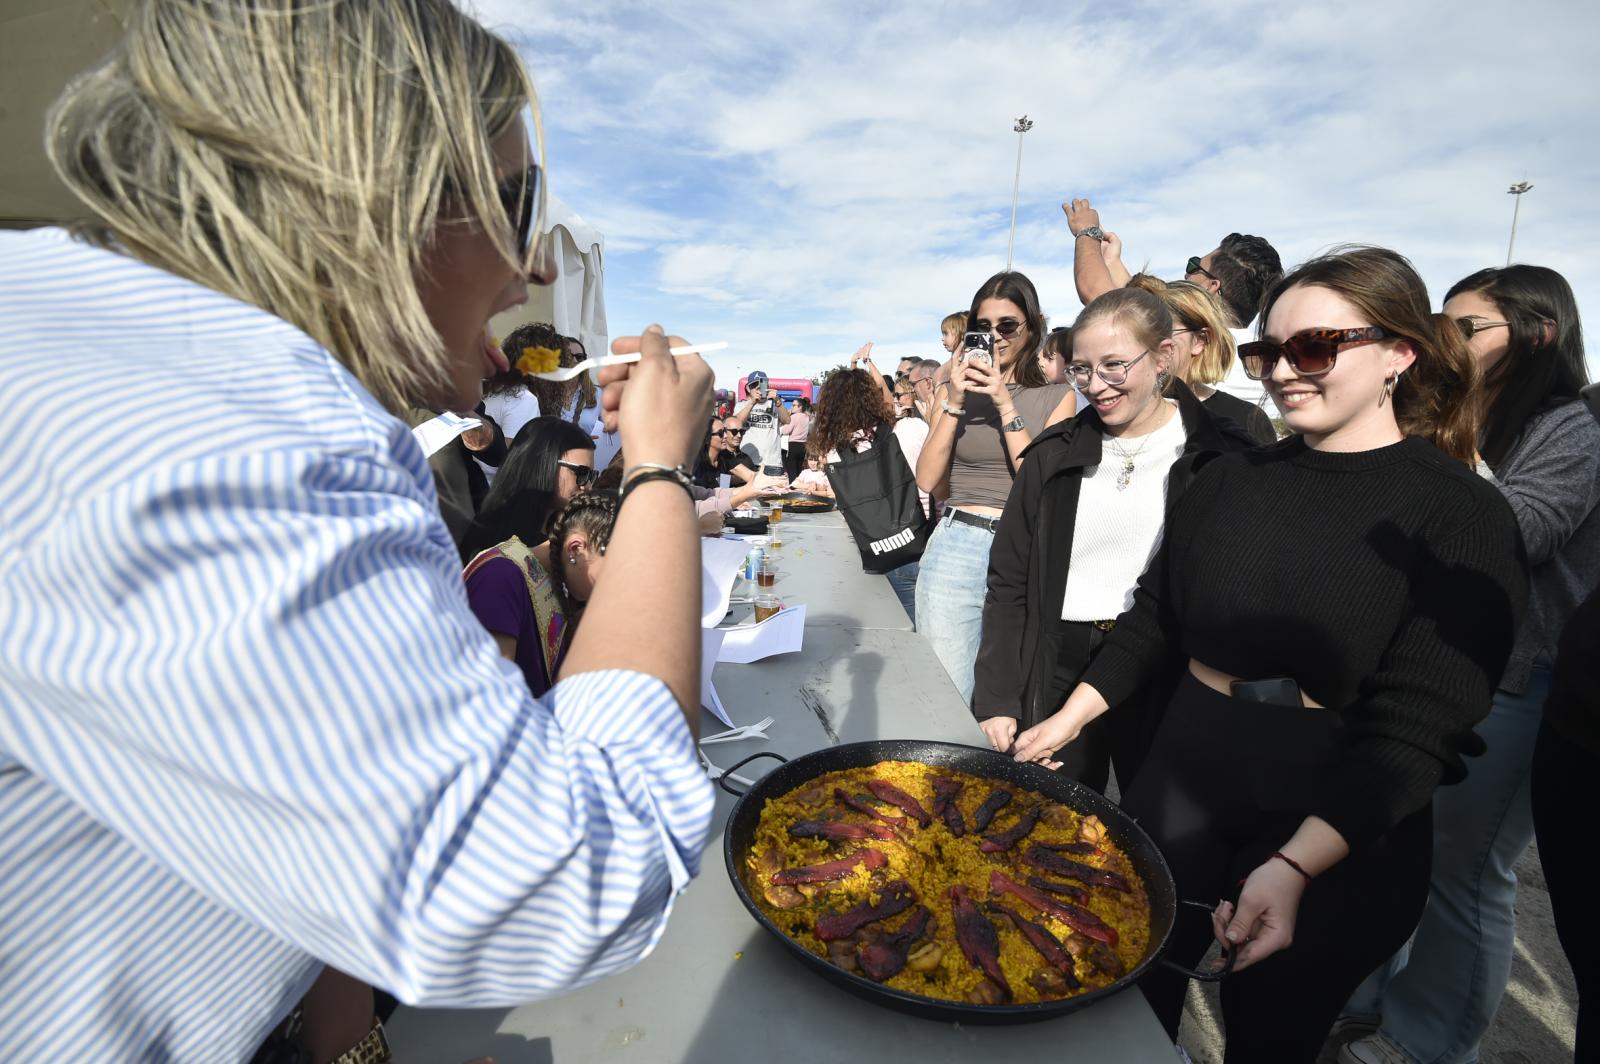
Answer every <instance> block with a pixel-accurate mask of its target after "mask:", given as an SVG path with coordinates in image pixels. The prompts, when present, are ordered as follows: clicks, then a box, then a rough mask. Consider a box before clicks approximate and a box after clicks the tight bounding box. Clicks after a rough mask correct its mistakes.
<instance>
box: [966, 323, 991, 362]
mask: <svg viewBox="0 0 1600 1064" xmlns="http://www.w3.org/2000/svg"><path fill="white" fill-rule="evenodd" d="M969 362H982V363H983V364H984V365H987V366H992V365H994V337H993V336H991V335H989V334H988V333H986V332H976V331H974V332H969V333H967V335H966V338H965V339H964V340H962V341H961V364H962V365H963V366H965V365H966V364H967V363H969Z"/></svg>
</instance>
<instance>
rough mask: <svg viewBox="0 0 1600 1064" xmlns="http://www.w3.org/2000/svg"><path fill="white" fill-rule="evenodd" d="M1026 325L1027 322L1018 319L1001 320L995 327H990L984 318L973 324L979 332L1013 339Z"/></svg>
mask: <svg viewBox="0 0 1600 1064" xmlns="http://www.w3.org/2000/svg"><path fill="white" fill-rule="evenodd" d="M1025 324H1026V322H1021V321H1018V320H1017V319H1016V318H1001V319H1000V320H999V321H997V322H995V323H994V324H993V325H990V324H989V323H988V322H986V321H984V320H983V319H982V318H979V319H978V320H977V321H975V322H973V327H974V328H976V329H977V330H978V331H979V332H995V333H998V334H999V335H1001V336H1006V337H1011V336H1015V335H1016V334H1017V330H1019V329H1021V328H1022V327H1023V325H1025Z"/></svg>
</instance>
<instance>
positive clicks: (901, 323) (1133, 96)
mask: <svg viewBox="0 0 1600 1064" xmlns="http://www.w3.org/2000/svg"><path fill="white" fill-rule="evenodd" d="M473 6H475V8H476V10H477V11H478V12H479V14H480V16H481V17H482V18H483V19H484V21H485V22H487V23H488V24H489V25H491V26H493V27H494V28H496V29H498V30H500V31H501V32H503V33H505V34H506V35H507V36H508V37H510V38H511V39H513V40H514V41H515V42H516V43H517V45H518V47H519V49H520V50H521V52H522V54H523V55H524V57H525V58H526V60H527V62H528V65H529V68H530V70H531V71H532V73H533V75H534V78H535V81H536V83H537V84H538V86H539V90H540V93H541V96H542V100H543V116H544V128H545V136H546V153H547V158H548V161H549V167H550V173H551V184H552V188H553V189H554V190H555V192H556V193H557V194H558V195H560V196H561V197H562V199H564V200H565V201H566V202H567V203H568V204H569V205H570V206H571V207H572V208H573V209H575V210H576V211H577V212H578V213H579V214H581V215H582V216H583V217H584V218H585V219H586V220H587V221H589V222H590V223H591V224H593V225H595V226H596V227H598V228H599V229H600V230H601V231H602V232H603V233H604V234H605V236H606V289H605V298H606V309H607V318H608V321H609V324H610V329H611V332H612V334H613V335H619V334H622V333H627V332H634V331H637V329H638V328H639V327H641V326H642V325H644V324H647V323H649V322H651V321H657V320H659V321H661V322H662V323H663V324H664V325H666V326H667V327H668V328H669V329H670V330H672V331H674V332H677V333H680V334H682V335H684V336H687V337H690V338H691V339H695V340H701V341H710V340H728V341H730V342H732V343H733V345H734V347H733V348H731V349H730V350H729V351H728V352H725V353H724V354H722V355H718V356H713V358H712V361H713V364H714V365H715V366H716V368H717V370H718V379H719V382H720V383H722V384H724V385H726V384H728V383H730V382H731V380H732V379H733V378H734V377H735V376H736V375H737V374H739V373H743V372H748V371H749V370H751V369H755V368H760V369H764V370H766V371H768V372H769V373H771V374H773V375H774V376H790V375H802V374H810V373H814V372H817V371H819V370H821V369H824V368H826V367H828V366H831V365H835V364H837V363H839V362H840V361H842V360H845V359H847V358H848V357H849V353H850V352H851V351H853V350H855V348H856V347H857V346H858V345H859V344H861V343H862V342H864V341H867V340H872V341H874V342H875V343H876V344H877V351H878V352H879V354H880V358H879V365H880V367H883V368H889V367H890V366H892V364H893V362H894V360H895V359H896V358H897V357H898V356H900V355H902V354H913V353H914V354H919V355H926V356H938V355H940V354H941V352H940V349H939V347H938V322H939V319H940V318H941V317H943V315H944V314H946V313H948V312H949V311H952V310H957V309H962V308H964V307H965V306H966V305H967V303H968V302H969V300H970V298H971V294H972V291H973V290H974V289H975V288H976V287H977V286H978V284H980V283H981V282H982V281H983V280H984V278H986V277H987V276H989V274H991V273H993V272H994V271H995V270H998V269H1000V268H1002V267H1003V266H1004V264H1005V254H1006V235H1007V227H1008V224H1009V221H1010V207H1011V184H1012V173H1013V166H1014V163H1015V152H1016V145H1017V138H1016V135H1015V134H1014V133H1013V132H1011V126H1012V121H1013V120H1014V119H1015V117H1016V116H1018V115H1020V114H1023V113H1027V114H1028V115H1029V116H1030V117H1032V118H1033V120H1034V121H1035V123H1036V125H1035V127H1034V129H1033V131H1032V132H1030V133H1028V134H1027V138H1026V145H1025V147H1024V155H1023V171H1022V185H1021V206H1020V209H1019V212H1018V221H1017V238H1016V268H1018V269H1020V270H1023V271H1024V272H1026V273H1027V274H1028V275H1029V276H1030V277H1032V279H1033V280H1034V282H1035V283H1036V285H1037V286H1038V287H1039V290H1040V294H1041V298H1042V300H1043V302H1044V304H1045V310H1046V312H1047V313H1048V314H1050V315H1051V317H1052V318H1053V319H1054V320H1055V321H1056V323H1065V322H1067V321H1070V319H1071V318H1072V317H1073V316H1074V315H1075V314H1076V312H1077V310H1078V309H1079V305H1078V301H1077V298H1076V296H1075V295H1074V293H1073V289H1072V284H1071V238H1070V236H1069V234H1068V232H1067V229H1066V225H1065V221H1064V218H1063V216H1062V213H1061V208H1060V204H1061V202H1062V200H1064V199H1066V198H1068V197H1072V196H1084V195H1087V196H1089V197H1090V198H1091V199H1092V200H1093V202H1094V203H1095V205H1096V206H1097V207H1099V208H1100V209H1101V211H1102V216H1103V223H1104V225H1105V227H1106V228H1107V229H1110V230H1113V231H1115V232H1117V233H1118V234H1119V235H1120V236H1121V237H1122V239H1123V241H1124V244H1125V247H1126V253H1125V258H1126V261H1127V263H1128V265H1129V266H1130V268H1134V269H1137V268H1138V267H1139V266H1141V265H1146V264H1148V266H1149V268H1150V269H1151V270H1152V271H1153V272H1155V273H1157V274H1159V275H1162V276H1167V277H1176V276H1179V275H1180V274H1181V271H1182V263H1183V260H1184V259H1185V258H1187V257H1188V256H1189V255H1191V254H1202V253H1204V252H1206V251H1208V250H1210V249H1211V248H1212V247H1214V246H1215V245H1216V243H1217V241H1218V239H1219V238H1220V237H1221V236H1222V235H1224V234H1226V233H1228V232H1230V231H1235V230H1238V231H1243V232H1251V233H1257V234H1259V235H1262V236H1265V237H1267V238H1268V239H1269V240H1271V241H1272V242H1273V244H1274V245H1275V246H1276V247H1277V248H1278V250H1279V251H1280V253H1281V254H1282V255H1283V258H1284V260H1285V263H1286V264H1292V263H1294V262H1298V261H1300V260H1302V259H1305V258H1307V257H1310V256H1311V255H1313V254H1315V253H1317V252H1318V251H1320V250H1322V249H1324V248H1326V247H1328V246H1330V245H1332V244H1337V243H1340V242H1346V241H1355V242H1370V243H1378V244H1384V245H1387V246H1390V247H1393V248H1395V249H1396V250H1399V251H1401V252H1402V253H1404V254H1406V255H1408V256H1409V257H1410V258H1411V259H1412V260H1413V261H1414V262H1415V263H1416V264H1417V266H1418V268H1419V269H1420V270H1421V271H1422V274H1423V276H1424V278H1425V279H1426V280H1427V281H1428V284H1429V287H1430V290H1431V291H1432V292H1433V293H1434V295H1435V302H1436V303H1437V300H1438V298H1439V297H1440V296H1442V294H1443V292H1444V290H1445V289H1446V288H1447V287H1448V286H1449V285H1450V284H1451V283H1452V282H1453V281H1455V280H1457V279H1459V278H1460V277H1462V276H1464V275H1465V274H1467V273H1469V272H1471V271H1473V270H1475V269H1478V268H1480V267H1482V266H1486V265H1498V264H1501V263H1503V262H1504V261H1505V256H1506V240H1507V236H1508V231H1509V228H1510V222H1511V210H1512V197H1511V196H1509V195H1507V194H1506V187H1507V185H1509V184H1510V183H1511V182H1513V181H1518V180H1523V179H1526V180H1529V181H1532V182H1533V183H1534V185H1535V188H1534V190H1533V191H1532V192H1530V193H1529V194H1528V195H1527V196H1526V197H1525V198H1524V201H1523V209H1522V214H1521V220H1520V222H1519V225H1518V230H1517V258H1518V259H1519V260H1521V261H1527V262H1537V263H1541V264H1543V265H1547V266H1551V267H1553V268H1555V269H1557V270H1560V271H1561V272H1562V273H1563V274H1564V275H1565V276H1566V277H1567V279H1568V280H1569V281H1570V282H1571V283H1572V285H1573V287H1574V289H1575V290H1576V291H1577V293H1578V299H1579V303H1580V306H1581V307H1582V308H1583V309H1584V310H1585V311H1586V312H1588V313H1587V316H1589V318H1590V323H1589V324H1590V333H1591V336H1594V335H1600V318H1596V317H1595V316H1594V315H1596V314H1600V291H1597V287H1600V264H1597V261H1600V260H1597V256H1596V250H1595V249H1596V248H1597V247H1600V140H1597V138H1596V136H1595V131H1596V129H1597V128H1600V76H1597V74H1596V71H1595V67H1594V59H1593V55H1592V52H1593V44H1594V42H1595V41H1596V40H1600V4H1594V3H1588V2H1582V0H1568V2H1546V0H1534V2H1526V3H1518V4H1514V5H1513V4H1506V3H1503V2H1501V3H1492V4H1491V3H1480V2H1467V3H1438V2H1430V3H1407V2H1398V3H1397V2H1394V0H1389V2H1386V3H1369V2H1355V3H1344V4H1340V5H1338V6H1337V8H1335V7H1334V6H1333V5H1285V4H1282V3H1254V2H1249V3H1211V4H1204V5H1201V4H1191V5H1174V4H1170V3H1161V4H1152V3H1131V4H1129V3H1124V4H1121V5H1116V6H1114V7H1113V6H1112V5H1106V4H1082V3H1066V4H1021V3H993V4H954V3H914V4H913V3H902V4H887V3H832V2H811V3H775V4H772V3H769V4H749V3H732V2H723V0H714V2H704V3H698V2H697V3H670V4H659V5H657V4H639V3H631V2H616V3H611V2H589V3H581V4H580V3H569V2H556V3H546V4H539V5H532V4H526V3H523V2H519V0H477V2H476V3H475V4H474V5H473ZM1590 364H1591V374H1597V372H1600V359H1597V358H1591V360H1590Z"/></svg>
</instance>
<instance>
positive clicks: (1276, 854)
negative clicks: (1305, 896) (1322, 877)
mask: <svg viewBox="0 0 1600 1064" xmlns="http://www.w3.org/2000/svg"><path fill="white" fill-rule="evenodd" d="M1272 856H1273V857H1276V858H1277V859H1278V860H1280V861H1282V862H1283V863H1284V864H1286V865H1288V866H1289V867H1290V868H1292V869H1294V870H1295V871H1296V872H1299V873H1300V874H1301V875H1303V876H1305V877H1306V882H1307V883H1309V882H1311V873H1310V872H1307V871H1306V870H1305V869H1304V868H1301V867H1300V863H1299V862H1298V861H1296V860H1295V859H1294V858H1293V857H1287V856H1285V855H1284V854H1282V853H1280V852H1279V851H1277V850H1274V851H1273V852H1272ZM1271 859H1272V858H1271V857H1269V858H1268V860H1269V861H1270V860H1271Z"/></svg>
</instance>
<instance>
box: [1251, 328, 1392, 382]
mask: <svg viewBox="0 0 1600 1064" xmlns="http://www.w3.org/2000/svg"><path fill="white" fill-rule="evenodd" d="M1398 339H1401V337H1400V336H1399V335H1397V334H1395V333H1392V332H1390V331H1389V330H1388V329H1384V328H1380V327H1379V326H1376V325H1369V326H1366V327H1365V328H1360V329H1307V330H1305V331H1304V332H1298V333H1295V334H1294V335H1293V336H1291V337H1289V338H1288V339H1287V340H1285V341H1284V342H1283V343H1281V344H1279V343H1274V342H1273V341H1271V340H1254V341H1252V342H1250V343H1247V344H1240V345H1239V361H1240V362H1241V363H1242V364H1243V365H1244V371H1245V373H1246V375H1248V376H1249V378H1250V379H1251V380H1255V381H1264V380H1266V379H1267V378H1268V377H1270V376H1272V371H1273V370H1274V369H1276V368H1277V365H1278V359H1280V358H1287V359H1288V360H1289V365H1290V366H1291V367H1293V369H1294V371H1295V372H1296V373H1298V374H1299V375H1300V376H1302V377H1320V376H1322V375H1323V374H1324V373H1327V372H1328V371H1329V370H1331V369H1332V368H1333V364H1334V360H1335V359H1336V358H1337V357H1338V354H1339V348H1341V347H1344V346H1345V345H1346V344H1366V343H1371V342H1372V341H1374V340H1398Z"/></svg>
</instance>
